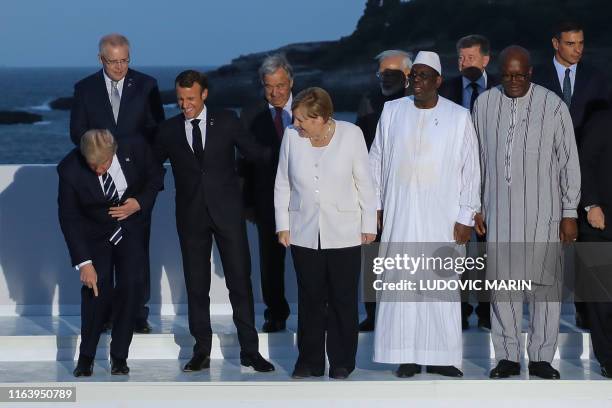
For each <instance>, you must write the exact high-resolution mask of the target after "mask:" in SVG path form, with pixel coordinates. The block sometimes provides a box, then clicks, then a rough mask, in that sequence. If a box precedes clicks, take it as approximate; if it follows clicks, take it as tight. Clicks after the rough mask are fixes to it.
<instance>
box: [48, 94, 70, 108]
mask: <svg viewBox="0 0 612 408" xmlns="http://www.w3.org/2000/svg"><path fill="white" fill-rule="evenodd" d="M49 106H50V107H51V109H54V110H70V109H71V108H72V97H71V96H65V97H61V98H57V99H54V100H52V101H51V102H50V103H49Z"/></svg>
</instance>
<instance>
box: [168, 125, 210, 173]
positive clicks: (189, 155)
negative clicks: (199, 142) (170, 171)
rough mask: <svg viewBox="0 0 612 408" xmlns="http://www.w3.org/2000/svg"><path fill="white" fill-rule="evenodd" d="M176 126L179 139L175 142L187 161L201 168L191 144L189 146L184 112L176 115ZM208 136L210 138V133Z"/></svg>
mask: <svg viewBox="0 0 612 408" xmlns="http://www.w3.org/2000/svg"><path fill="white" fill-rule="evenodd" d="M175 126H176V130H175V134H176V139H177V140H175V142H176V144H177V146H178V148H179V150H180V152H181V153H182V155H183V156H184V157H185V160H186V163H191V166H195V167H197V168H200V165H199V164H198V162H197V160H196V157H195V155H194V154H193V149H191V146H189V142H188V141H187V134H186V133H185V119H184V118H183V115H182V114H181V115H178V116H177V117H176V125H175ZM207 138H208V135H207ZM204 155H205V157H206V146H204Z"/></svg>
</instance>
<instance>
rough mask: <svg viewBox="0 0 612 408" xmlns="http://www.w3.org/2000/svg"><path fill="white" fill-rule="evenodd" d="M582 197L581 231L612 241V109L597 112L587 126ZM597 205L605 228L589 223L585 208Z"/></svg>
mask: <svg viewBox="0 0 612 408" xmlns="http://www.w3.org/2000/svg"><path fill="white" fill-rule="evenodd" d="M580 172H581V177H582V193H581V194H582V197H581V202H582V203H581V206H580V209H579V211H578V214H580V219H581V223H580V228H581V229H580V233H581V234H584V233H587V234H589V235H596V236H599V237H600V238H604V239H606V240H612V176H611V175H612V109H608V110H602V111H598V112H595V113H594V114H593V115H592V117H591V119H590V120H589V121H588V122H587V124H586V125H585V127H584V131H583V135H582V143H581V147H580ZM593 204H597V205H599V206H601V209H602V210H603V213H604V215H605V217H606V222H605V224H606V227H605V229H604V230H603V231H600V230H597V229H595V228H592V227H591V226H590V225H588V223H587V222H586V212H585V211H584V207H586V206H588V205H593Z"/></svg>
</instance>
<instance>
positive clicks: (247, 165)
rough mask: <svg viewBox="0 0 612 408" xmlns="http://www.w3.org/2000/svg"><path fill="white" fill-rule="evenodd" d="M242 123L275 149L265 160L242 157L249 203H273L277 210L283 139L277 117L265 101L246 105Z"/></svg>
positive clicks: (258, 140) (241, 116)
mask: <svg viewBox="0 0 612 408" xmlns="http://www.w3.org/2000/svg"><path fill="white" fill-rule="evenodd" d="M240 121H241V122H242V126H243V127H244V128H245V129H246V130H247V131H248V132H249V135H250V137H251V138H252V139H253V140H254V141H255V142H256V143H257V144H259V145H261V146H265V147H267V148H269V149H270V151H271V158H270V160H269V161H265V162H261V161H259V162H251V161H248V160H245V159H244V158H241V159H240V166H239V169H240V175H241V176H242V177H243V178H244V198H245V203H246V204H247V206H252V205H255V207H265V206H266V205H269V204H270V203H271V204H272V211H274V181H275V179H276V168H277V167H278V155H279V152H280V145H281V139H280V138H279V137H278V134H277V133H276V127H275V126H274V118H272V113H271V112H270V109H269V106H268V101H266V100H265V99H262V100H261V101H259V102H257V103H255V104H253V105H251V106H248V107H246V108H244V109H243V110H242V112H241V114H240Z"/></svg>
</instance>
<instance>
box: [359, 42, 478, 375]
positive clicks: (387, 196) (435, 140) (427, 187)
mask: <svg viewBox="0 0 612 408" xmlns="http://www.w3.org/2000/svg"><path fill="white" fill-rule="evenodd" d="M441 71H442V70H441V65H440V59H439V57H438V55H437V54H436V53H433V52H426V51H421V52H420V53H419V54H418V55H417V57H416V59H415V61H414V65H413V69H412V72H411V74H410V76H409V78H410V81H411V83H412V87H413V90H414V96H410V97H405V98H400V99H397V100H394V101H390V102H387V103H386V104H385V107H384V109H383V112H382V115H381V118H380V121H379V123H378V129H377V132H376V137H375V139H374V143H373V145H372V148H371V150H370V165H371V168H372V173H373V175H374V181H375V186H376V190H377V194H378V199H379V210H380V211H379V214H380V215H381V216H382V236H381V250H380V253H379V256H380V257H394V256H395V255H397V254H398V250H397V249H398V248H402V247H406V246H408V247H412V248H414V245H415V244H416V243H421V245H422V243H432V244H429V245H428V248H429V249H431V248H432V247H434V246H435V245H440V246H441V245H442V244H443V243H447V245H449V244H450V246H453V245H454V246H456V247H458V248H459V250H460V251H462V252H463V253H465V248H464V246H463V244H465V243H466V242H467V241H468V240H469V237H470V233H471V230H472V227H473V225H474V214H475V213H476V212H477V211H479V209H480V198H479V197H480V190H479V189H480V169H479V159H478V142H477V139H476V135H475V132H474V128H473V125H472V122H471V119H470V114H469V111H468V110H467V109H465V108H463V107H461V106H460V105H457V104H455V103H453V102H451V101H449V100H447V99H445V98H442V97H440V96H438V88H439V87H440V84H441V83H442V77H441ZM402 243H403V244H402ZM434 243H435V244H434ZM455 243H456V244H459V246H457V245H456V244H455ZM393 248H395V249H393ZM456 249H457V248H456ZM429 254H432V252H431V251H429ZM400 255H402V254H400ZM410 255H413V254H410ZM418 255H420V254H418ZM418 255H417V256H418ZM397 272H398V271H396V273H395V274H394V273H392V271H386V273H385V274H384V275H382V276H383V278H382V279H383V281H386V280H393V277H394V276H395V278H397V276H398V273H397ZM399 272H400V275H401V272H403V273H404V276H403V277H407V276H408V275H407V274H406V273H405V271H399ZM453 275H454V276H453V277H451V279H453V278H454V279H457V275H456V274H455V273H454V272H453ZM402 279H403V278H402ZM395 281H398V279H395ZM397 296H398V295H397V294H395V293H390V292H385V291H382V292H379V293H377V297H378V300H379V302H378V305H377V311H378V313H377V316H376V332H375V337H374V361H377V362H381V363H400V366H399V369H398V370H397V371H396V375H397V376H398V377H402V378H405V377H411V376H413V375H414V374H416V373H418V372H420V371H421V365H426V366H427V372H429V373H438V374H442V375H446V376H453V377H461V376H462V375H463V373H462V372H461V371H460V370H459V369H458V368H457V367H458V366H461V361H462V339H461V303H460V299H459V294H458V292H457V293H456V296H455V297H454V298H453V301H432V300H431V298H430V299H428V301H405V298H404V300H403V301H402V300H401V299H398V297H397Z"/></svg>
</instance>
